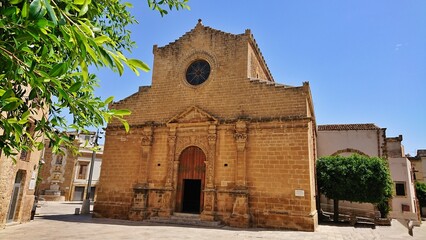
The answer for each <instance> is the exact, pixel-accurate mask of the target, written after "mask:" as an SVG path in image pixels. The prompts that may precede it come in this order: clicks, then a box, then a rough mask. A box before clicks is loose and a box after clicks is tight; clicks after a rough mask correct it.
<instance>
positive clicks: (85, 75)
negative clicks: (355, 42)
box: [80, 61, 89, 82]
mask: <svg viewBox="0 0 426 240" xmlns="http://www.w3.org/2000/svg"><path fill="white" fill-rule="evenodd" d="M80 67H81V71H82V73H83V79H84V81H85V82H87V81H88V80H89V70H88V68H87V64H86V62H85V61H81V62H80Z"/></svg>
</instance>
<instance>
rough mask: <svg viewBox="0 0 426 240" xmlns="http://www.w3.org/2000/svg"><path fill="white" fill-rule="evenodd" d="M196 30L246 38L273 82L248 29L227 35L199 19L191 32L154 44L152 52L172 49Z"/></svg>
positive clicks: (227, 34)
mask: <svg viewBox="0 0 426 240" xmlns="http://www.w3.org/2000/svg"><path fill="white" fill-rule="evenodd" d="M198 29H203V30H205V31H210V32H214V33H216V34H221V35H223V36H227V37H231V38H242V37H244V36H246V37H247V38H248V39H249V43H250V44H251V46H252V47H253V49H254V51H255V52H256V54H257V56H258V57H259V60H260V62H262V63H263V65H264V67H265V71H266V72H267V74H268V75H269V77H270V79H271V81H272V82H275V80H274V77H273V76H272V73H271V71H270V70H269V67H268V64H267V63H266V61H265V58H264V57H263V54H262V52H261V51H260V48H259V45H258V44H257V42H256V40H255V38H254V36H253V34H252V33H251V30H250V29H246V30H245V32H244V33H240V34H233V33H228V32H224V31H221V30H218V29H214V28H211V27H207V26H204V25H203V22H202V20H201V19H198V23H197V24H196V25H195V27H194V28H192V29H191V30H189V31H188V32H186V33H184V34H183V35H182V36H181V37H179V38H178V39H176V40H175V41H173V42H169V43H168V44H166V45H164V46H162V47H159V46H158V45H157V44H155V45H154V46H153V51H154V52H155V51H157V50H163V49H167V48H169V47H172V46H173V45H174V44H176V43H177V42H179V41H181V40H183V39H185V38H187V37H188V36H190V35H191V34H192V33H193V32H195V31H196V30H198Z"/></svg>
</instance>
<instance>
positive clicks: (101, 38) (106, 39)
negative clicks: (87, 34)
mask: <svg viewBox="0 0 426 240" xmlns="http://www.w3.org/2000/svg"><path fill="white" fill-rule="evenodd" d="M109 41H111V39H110V38H109V37H107V36H105V35H102V36H99V37H96V38H95V42H96V44H97V45H102V44H103V43H105V42H109Z"/></svg>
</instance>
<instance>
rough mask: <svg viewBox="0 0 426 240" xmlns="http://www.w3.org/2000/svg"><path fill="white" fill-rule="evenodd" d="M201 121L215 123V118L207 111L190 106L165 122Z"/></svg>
mask: <svg viewBox="0 0 426 240" xmlns="http://www.w3.org/2000/svg"><path fill="white" fill-rule="evenodd" d="M202 122H209V123H212V122H214V123H216V122H217V119H216V118H215V117H213V116H212V115H210V114H208V113H207V112H205V111H203V110H202V109H200V108H198V107H196V106H192V107H190V108H188V109H186V110H185V111H183V112H182V113H180V114H178V115H176V116H174V117H173V118H172V119H170V120H169V121H168V122H167V123H168V124H170V123H202Z"/></svg>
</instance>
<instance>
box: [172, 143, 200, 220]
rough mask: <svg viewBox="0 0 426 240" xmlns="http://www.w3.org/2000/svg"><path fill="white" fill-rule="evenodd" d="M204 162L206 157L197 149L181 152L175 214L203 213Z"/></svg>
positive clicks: (189, 148) (187, 149) (191, 148)
mask: <svg viewBox="0 0 426 240" xmlns="http://www.w3.org/2000/svg"><path fill="white" fill-rule="evenodd" d="M205 161H206V155H205V154H204V152H203V150H201V148H199V147H195V146H191V147H188V148H186V149H185V150H183V151H182V153H181V155H180V157H179V169H178V179H177V186H176V202H175V203H176V204H175V211H176V212H192V213H201V212H202V211H203V203H204V193H203V189H204V181H205V174H206V164H205ZM197 194H198V195H197ZM196 195H197V196H196ZM195 201H198V203H196V202H195Z"/></svg>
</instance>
